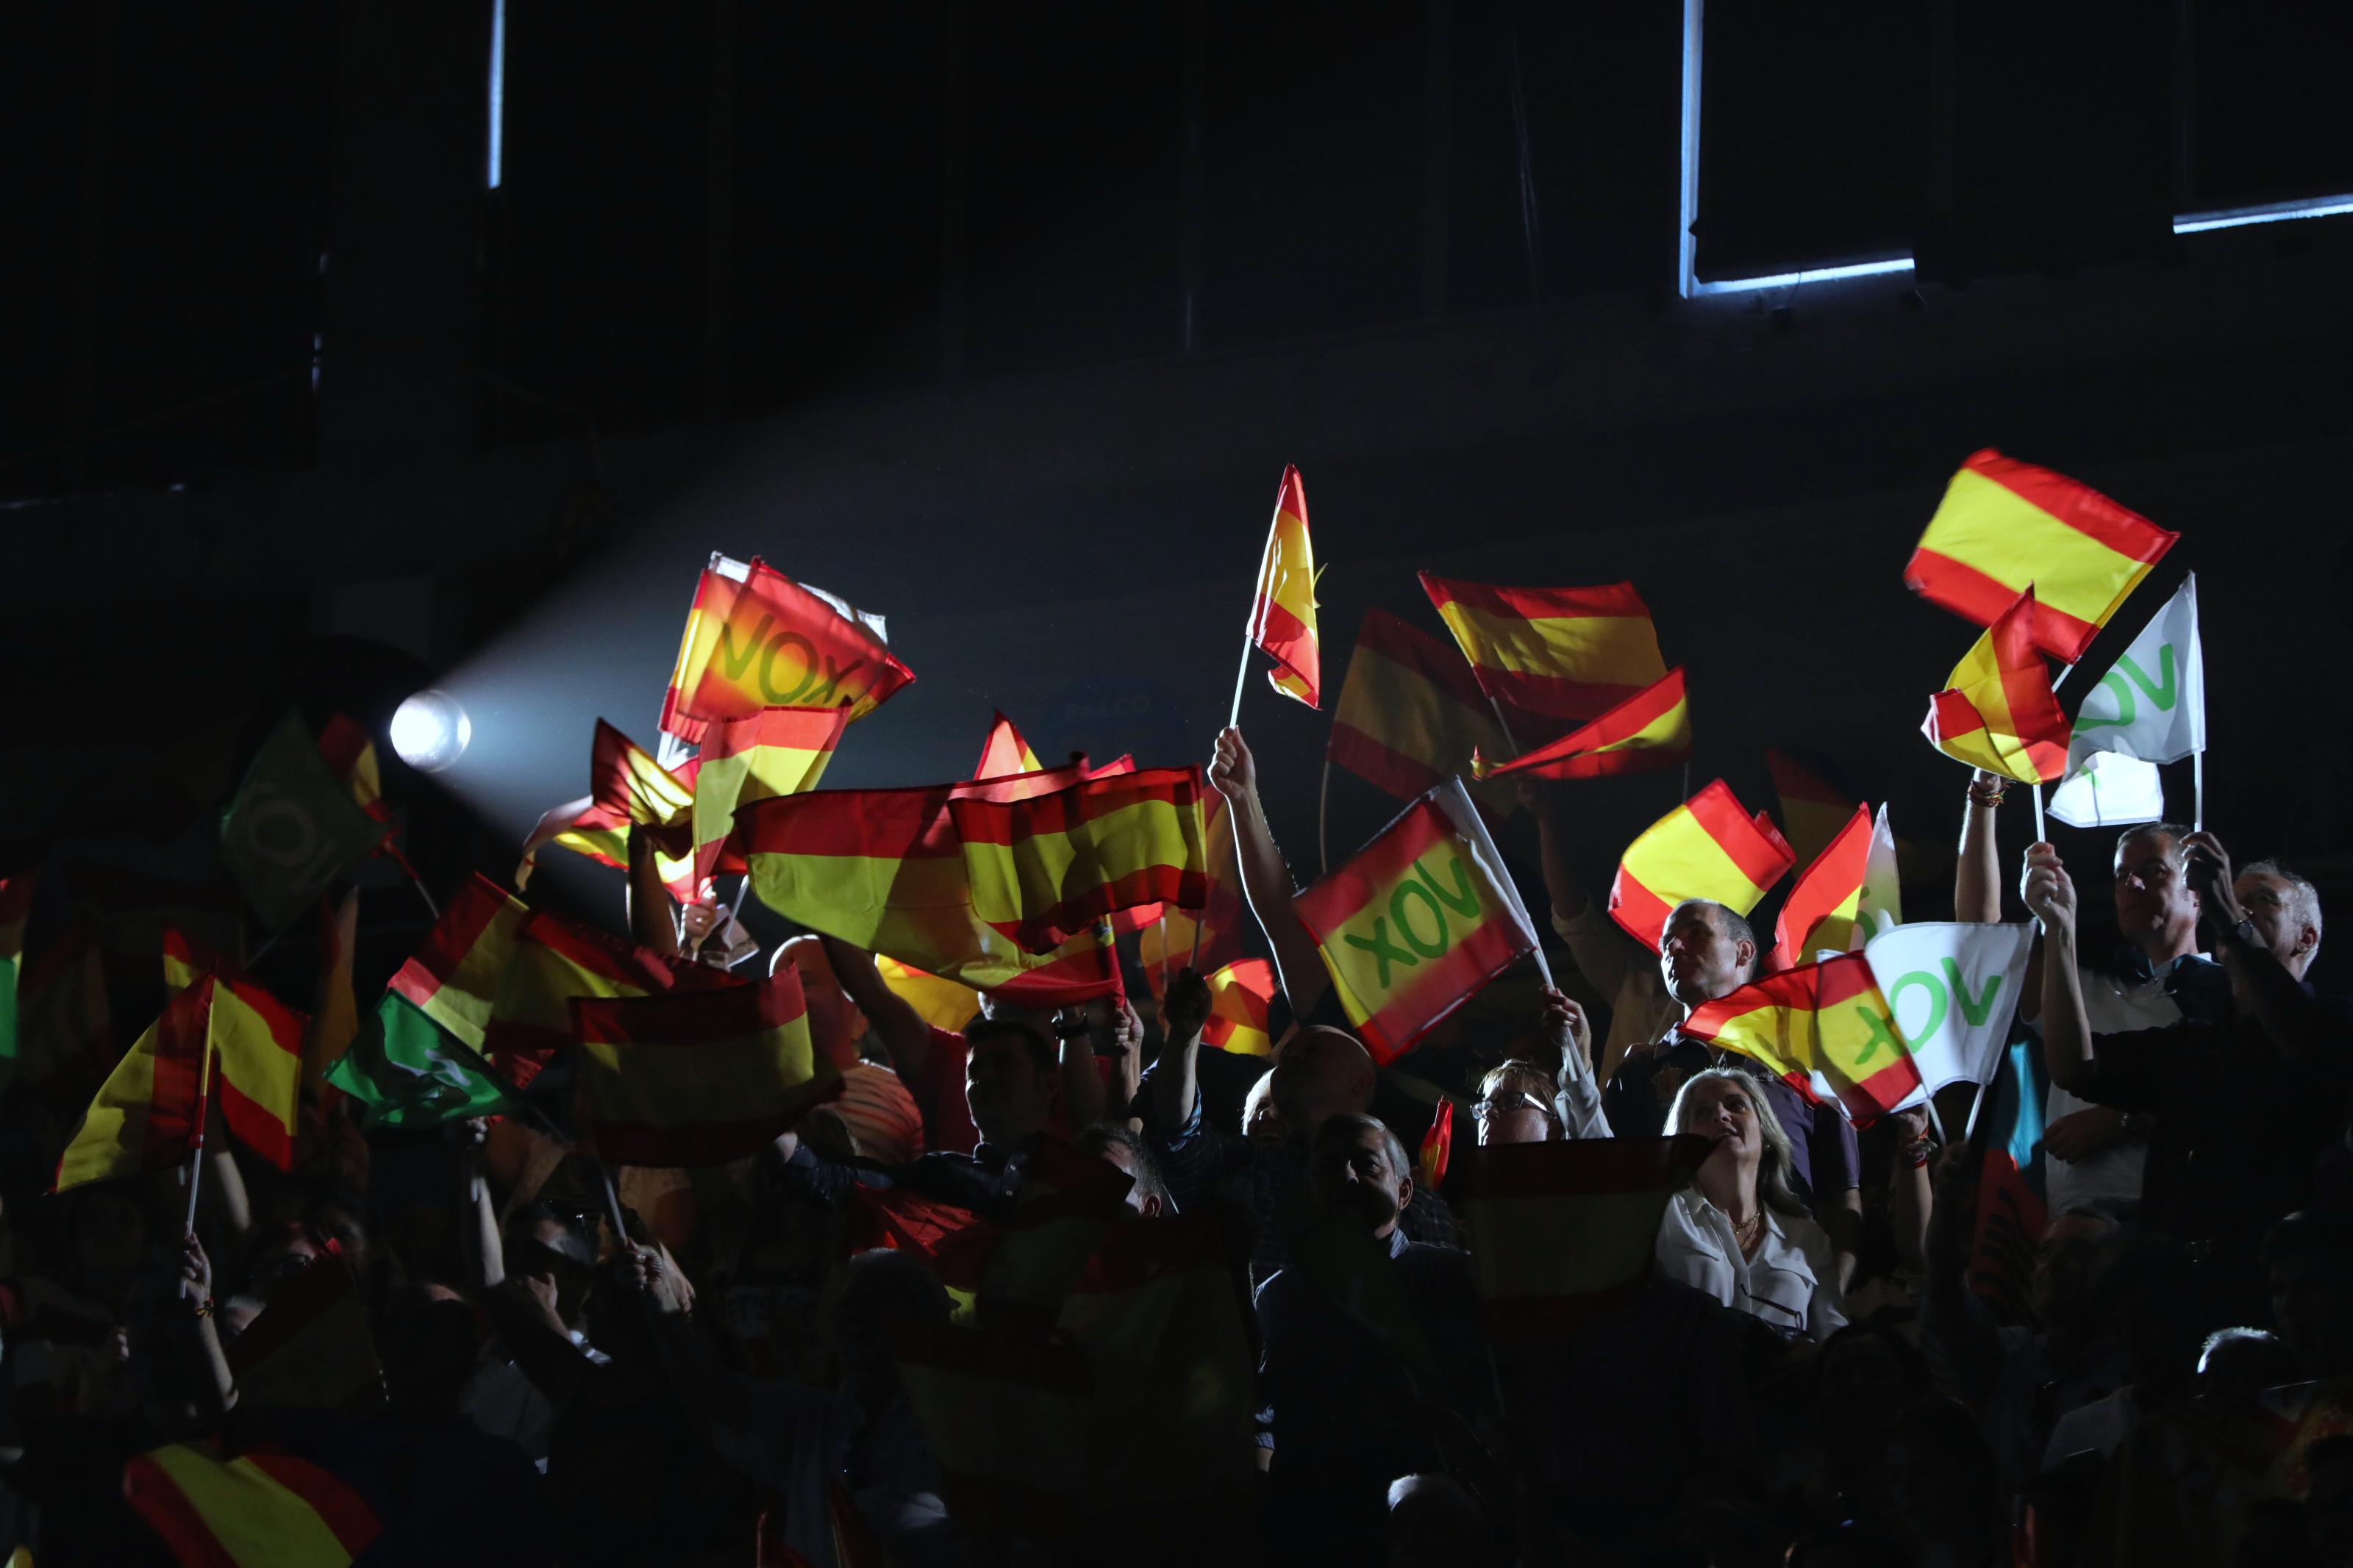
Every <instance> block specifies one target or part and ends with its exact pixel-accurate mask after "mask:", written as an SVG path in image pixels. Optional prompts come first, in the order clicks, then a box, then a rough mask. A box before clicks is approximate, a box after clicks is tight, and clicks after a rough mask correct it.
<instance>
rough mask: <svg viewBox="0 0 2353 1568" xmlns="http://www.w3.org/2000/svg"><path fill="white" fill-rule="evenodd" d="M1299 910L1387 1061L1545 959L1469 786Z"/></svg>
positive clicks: (1398, 828) (1397, 827)
mask: <svg viewBox="0 0 2353 1568" xmlns="http://www.w3.org/2000/svg"><path fill="white" fill-rule="evenodd" d="M1291 907H1292V908H1293V910H1295V911H1296V912H1297V913H1298V916H1299V919H1300V921H1301V923H1302V924H1303V925H1305V926H1306V927H1307V929H1308V931H1309V932H1310V933H1312V934H1313V935H1314V938H1315V941H1316V944H1317V946H1318V947H1319V948H1321V950H1322V952H1323V955H1324V967H1325V968H1326V969H1329V970H1330V971H1331V972H1332V986H1333V990H1334V991H1335V993H1336V994H1338V996H1339V998H1340V1005H1341V1006H1342V1007H1343V1008H1344V1009H1345V1010H1346V1012H1347V1015H1348V1021H1349V1022H1350V1023H1352V1024H1354V1025H1355V1026H1356V1032H1357V1033H1358V1034H1359V1035H1361V1036H1363V1037H1364V1041H1365V1047H1366V1049H1367V1050H1369V1051H1370V1052H1371V1053H1372V1056H1373V1059H1374V1060H1375V1061H1376V1062H1382V1063H1386V1062H1389V1061H1393V1060H1395V1059H1396V1058H1398V1057H1400V1056H1403V1055H1404V1054H1405V1053H1406V1052H1407V1051H1408V1050H1409V1049H1411V1048H1412V1047H1413V1043H1414V1042H1415V1041H1416V1040H1419V1038H1421V1037H1422V1036H1423V1035H1424V1034H1425V1033H1427V1032H1428V1031H1429V1029H1430V1026H1432V1025H1433V1024H1436V1023H1437V1022H1438V1021H1439V1020H1440V1018H1443V1017H1444V1016H1446V1015H1447V1014H1449V1013H1451V1012H1452V1011H1453V1010H1454V1009H1455V1008H1456V1007H1458V1006H1460V1005H1461V1004H1462V1003H1463V1002H1465V1001H1466V1000H1468V999H1469V998H1470V997H1471V995H1472V994H1473V993H1474V992H1476V991H1477V990H1478V989H1479V988H1480V987H1481V986H1482V985H1484V984H1487V982H1488V981H1490V980H1492V979H1493V978H1494V977H1495V976H1496V975H1498V974H1500V973H1503V972H1504V969H1505V968H1507V967H1508V966H1509V965H1510V964H1511V963H1512V962H1513V961H1514V960H1515V959H1517V958H1520V957H1522V956H1524V955H1525V954H1527V953H1530V952H1535V949H1536V941H1537V939H1536V931H1535V923H1534V922H1533V921H1530V920H1529V919H1528V913H1527V910H1525V908H1523V907H1522V905H1521V903H1520V896H1519V893H1518V891H1517V890H1516V889H1514V887H1513V886H1512V883H1511V879H1510V878H1509V876H1508V875H1507V874H1506V873H1505V872H1504V868H1503V862H1502V860H1501V858H1498V857H1497V856H1496V854H1495V851H1494V847H1493V845H1492V844H1490V843H1489V842H1488V840H1487V835H1486V830H1485V828H1484V827H1482V826H1481V825H1480V821H1479V816H1478V812H1477V811H1476V810H1475V809H1474V808H1473V807H1472V804H1471V797H1470V796H1469V795H1467V794H1465V793H1464V792H1463V788H1462V782H1461V780H1460V779H1449V780H1447V781H1446V783H1444V784H1440V786H1439V787H1438V788H1436V789H1434V790H1431V791H1430V793H1429V794H1428V795H1423V796H1422V797H1421V798H1420V799H1419V800H1417V801H1415V802H1414V803H1413V804H1412V805H1409V806H1408V807H1406V808H1405V810H1404V811H1402V812H1400V813H1399V814H1398V816H1397V818H1396V819H1395V820H1394V821H1392V822H1391V823H1390V824H1389V825H1388V826H1387V827H1385V828H1383V829H1381V831H1380V833H1379V834H1378V835H1377V837H1375V838H1374V839H1373V841H1372V842H1371V843H1370V844H1367V845H1366V846H1365V847H1364V848H1362V849H1360V850H1358V851H1357V852H1356V856H1355V858H1352V859H1350V860H1349V861H1348V862H1347V863H1346V864H1345V865H1344V866H1341V867H1340V868H1337V869H1336V870H1335V871H1333V872H1332V873H1331V874H1330V875H1328V876H1326V877H1324V878H1323V879H1321V880H1319V881H1317V882H1316V883H1315V884H1314V886H1312V887H1309V888H1306V889H1303V890H1302V891H1301V892H1299V893H1298V894H1297V895H1295V896H1294V897H1293V899H1292V901H1291Z"/></svg>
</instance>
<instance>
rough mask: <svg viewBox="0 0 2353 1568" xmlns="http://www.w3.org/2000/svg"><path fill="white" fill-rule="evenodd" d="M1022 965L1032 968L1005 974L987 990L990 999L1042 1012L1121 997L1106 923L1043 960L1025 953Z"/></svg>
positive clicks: (1114, 952) (1114, 948)
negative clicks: (1099, 998) (1030, 964)
mask: <svg viewBox="0 0 2353 1568" xmlns="http://www.w3.org/2000/svg"><path fill="white" fill-rule="evenodd" d="M1024 962H1026V963H1032V965H1033V967H1030V968H1028V969H1023V970H1020V971H1018V973H1010V974H1008V975H1006V977H1005V978H1004V979H1002V980H1000V981H997V983H996V984H992V985H990V986H988V987H987V991H988V994H990V995H991V996H993V997H995V998H996V999H997V1001H999V1002H1002V1003H1004V1004H1005V1005H1008V1006H1009V1007H1031V1008H1036V1009H1039V1010H1040V1011H1043V1010H1045V1009H1048V1008H1053V1007H1068V1006H1073V1005H1077V1004H1078V1003H1081V1002H1092V1001H1093V1000H1094V999H1095V998H1096V997H1098V996H1116V995H1119V994H1122V987H1121V981H1120V974H1119V946H1118V944H1117V943H1116V942H1113V940H1112V934H1111V927H1110V926H1109V924H1108V923H1104V922H1098V923H1097V924H1096V926H1095V928H1094V929H1093V930H1092V931H1081V932H1080V933H1079V934H1078V935H1076V936H1074V937H1072V938H1071V940H1070V941H1068V942H1064V943H1063V944H1062V945H1061V946H1060V947H1058V948H1056V949H1055V950H1054V951H1053V952H1050V953H1048V954H1046V955H1045V957H1044V958H1043V959H1042V960H1033V959H1030V958H1029V956H1028V955H1026V954H1025V955H1024ZM978 973H986V971H985V970H984V971H980V972H978Z"/></svg>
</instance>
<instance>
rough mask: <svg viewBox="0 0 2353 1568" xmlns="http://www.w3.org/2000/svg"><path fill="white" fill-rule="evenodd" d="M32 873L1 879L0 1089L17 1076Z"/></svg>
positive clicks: (31, 898)
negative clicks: (19, 994)
mask: <svg viewBox="0 0 2353 1568" xmlns="http://www.w3.org/2000/svg"><path fill="white" fill-rule="evenodd" d="M33 880H34V878H33V873H32V872H30V871H25V872H20V873H19V874H17V875H16V876H14V877H5V878H0V1089H5V1088H6V1087H7V1086H8V1083H9V1081H10V1079H13V1078H14V1077H15V1076H16V1061H17V1052H18V1045H17V1037H16V992H17V981H18V980H19V978H21V976H22V974H23V972H24V968H25V924H26V921H27V920H28V919H29V918H30V917H31V915H32V910H33Z"/></svg>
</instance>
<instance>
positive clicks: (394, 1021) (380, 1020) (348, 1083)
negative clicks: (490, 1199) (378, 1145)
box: [327, 992, 522, 1131]
mask: <svg viewBox="0 0 2353 1568" xmlns="http://www.w3.org/2000/svg"><path fill="white" fill-rule="evenodd" d="M327 1082H329V1083H330V1084H332V1085H333V1086H334V1087H335V1088H336V1089H341V1090H342V1091H343V1093H345V1094H347V1095H350V1096H351V1097H352V1099H353V1100H356V1101H358V1102H359V1106H360V1127H361V1130H362V1131H375V1129H377V1128H379V1127H441V1126H446V1125H447V1124H448V1123H449V1122H452V1121H465V1120H466V1119H468V1118H469V1117H475V1116H503V1115H507V1114H509V1113H511V1112H512V1111H514V1110H518V1109H520V1107H521V1104H522V1101H521V1100H519V1099H518V1098H517V1097H516V1096H515V1095H514V1094H513V1093H512V1091H511V1090H510V1089H508V1088H507V1086H506V1085H505V1084H504V1083H503V1082H502V1081H501V1079H499V1077H498V1076H497V1075H496V1074H495V1073H493V1072H492V1071H491V1069H490V1064H489V1063H488V1062H486V1061H485V1060H484V1059H483V1058H481V1057H480V1055H479V1054H477V1053H476V1052H475V1051H474V1050H473V1049H472V1048H471V1047H469V1046H467V1045H466V1043H465V1042H464V1041H462V1040H460V1039H459V1038H458V1037H457V1036H455V1035H453V1034H451V1033H450V1032H449V1031H448V1030H447V1029H445V1028H443V1027H442V1026H440V1025H438V1024H437V1023H435V1022H434V1021H433V1020H432V1019H431V1018H430V1017H428V1016H426V1014H425V1012H424V1010H423V1009H422V1008H420V1007H418V1006H417V1004H415V1003H414V1002H411V1001H410V1000H408V998H407V997H406V996H403V995H401V994H399V993H397V992H387V993H386V994H385V997H384V1000H382V1001H381V1002H379V1003H377V1004H376V1010H375V1019H374V1020H373V1021H372V1022H371V1023H369V1024H368V1025H366V1026H363V1027H362V1028H361V1029H360V1030H359V1032H358V1033H357V1034H356V1035H355V1036H353V1039H352V1043H351V1048H350V1049H348V1050H346V1051H345V1052H344V1053H343V1055H342V1056H341V1057H339V1058H336V1060H335V1062H334V1065H332V1067H330V1068H328V1069H327Z"/></svg>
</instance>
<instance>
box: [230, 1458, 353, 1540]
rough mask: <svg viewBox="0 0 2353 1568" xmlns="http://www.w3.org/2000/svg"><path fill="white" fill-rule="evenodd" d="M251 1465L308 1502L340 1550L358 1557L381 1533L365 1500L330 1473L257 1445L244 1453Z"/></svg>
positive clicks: (306, 1461)
mask: <svg viewBox="0 0 2353 1568" xmlns="http://www.w3.org/2000/svg"><path fill="white" fill-rule="evenodd" d="M245 1458H247V1459H248V1460H250V1461H251V1462H252V1464H253V1468H255V1469H257V1470H259V1471H260V1472H261V1473H262V1474H264V1475H266V1476H268V1477H269V1479H271V1480H273V1481H276V1482H277V1483H278V1484H279V1485H280V1486H281V1487H284V1488H285V1489H287V1490H288V1491H290V1492H292V1493H293V1494H294V1495H295V1496H296V1497H299V1498H301V1500H303V1501H304V1502H306V1503H308V1504H310V1505H311V1511H312V1512H314V1513H316V1514H317V1515H318V1516H319V1521H320V1522H321V1523H322V1524H324V1525H325V1526H326V1527H327V1530H328V1532H329V1533H330V1534H332V1536H334V1538H335V1540H336V1542H338V1543H339V1544H341V1545H342V1547H343V1550H344V1551H346V1552H350V1553H351V1554H352V1555H353V1556H354V1557H357V1556H358V1555H359V1554H360V1553H361V1552H364V1551H366V1550H367V1549H368V1547H369V1546H370V1545H371V1544H372V1543H374V1542H375V1538H376V1537H377V1536H378V1535H379V1534H381V1533H382V1532H383V1530H384V1525H383V1523H382V1521H379V1520H378V1519H377V1518H376V1516H375V1510H374V1509H372V1508H370V1507H368V1505H367V1502H366V1500H364V1498H362V1497H361V1496H360V1494H359V1493H357V1492H355V1491H353V1489H351V1488H350V1487H348V1486H346V1485H344V1484H343V1481H341V1480H340V1479H337V1478H336V1477H335V1476H334V1475H333V1474H332V1472H330V1471H328V1470H326V1469H323V1468H321V1467H319V1466H317V1465H314V1464H312V1463H311V1461H310V1460H308V1459H305V1458H301V1456H300V1455H296V1454H290V1453H287V1452H286V1451H285V1450H284V1449H282V1448H276V1447H260V1446H256V1447H251V1448H248V1449H247V1450H246V1452H245Z"/></svg>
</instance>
